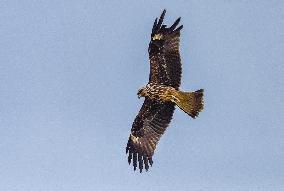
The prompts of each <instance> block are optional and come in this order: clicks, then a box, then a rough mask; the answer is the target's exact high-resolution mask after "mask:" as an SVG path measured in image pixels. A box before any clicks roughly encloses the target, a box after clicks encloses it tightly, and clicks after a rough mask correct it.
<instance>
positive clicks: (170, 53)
mask: <svg viewBox="0 0 284 191" xmlns="http://www.w3.org/2000/svg"><path fill="white" fill-rule="evenodd" d="M165 13H166V10H164V11H163V13H162V14H161V16H160V19H159V21H158V22H157V18H156V20H155V22H154V25H153V28H152V34H151V41H150V44H149V48H148V52H149V59H150V76H149V82H150V83H157V84H163V85H167V86H172V87H174V88H176V89H178V88H179V86H180V80H181V73H182V69H181V59H180V54H179V41H180V38H179V37H180V30H181V29H182V27H183V25H181V26H179V27H177V26H178V24H179V22H180V18H178V19H177V20H176V21H175V22H174V24H173V25H172V26H171V27H167V26H166V25H162V23H163V20H164V16H165Z"/></svg>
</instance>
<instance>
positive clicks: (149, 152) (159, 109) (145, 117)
mask: <svg viewBox="0 0 284 191" xmlns="http://www.w3.org/2000/svg"><path fill="white" fill-rule="evenodd" d="M174 109H175V107H174V103H172V102H164V103H163V102H158V101H155V100H150V99H149V98H146V99H145V101H144V103H143V106H142V108H141V109H140V111H139V113H138V115H137V116H136V118H135V120H134V122H133V125H132V129H131V134H130V137H129V140H128V143H127V146H126V153H129V155H128V163H129V164H130V163H131V161H132V162H133V167H134V170H136V168H137V163H138V167H139V169H140V172H142V169H143V168H145V169H146V171H147V170H148V169H149V164H150V165H151V166H152V164H153V160H152V156H153V154H154V151H155V149H156V146H157V144H158V141H159V140H160V138H161V136H162V135H163V133H164V132H165V130H166V128H167V127H168V125H169V123H170V121H171V119H172V116H173V113H174Z"/></svg>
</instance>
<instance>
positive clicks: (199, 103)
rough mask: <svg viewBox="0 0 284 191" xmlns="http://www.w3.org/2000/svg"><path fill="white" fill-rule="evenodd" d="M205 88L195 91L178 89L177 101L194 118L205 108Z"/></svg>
mask: <svg viewBox="0 0 284 191" xmlns="http://www.w3.org/2000/svg"><path fill="white" fill-rule="evenodd" d="M203 92H204V90H203V89H200V90H197V91H195V92H182V91H177V94H176V99H175V103H176V104H177V106H178V107H179V108H181V109H182V110H183V111H184V112H186V113H187V114H188V115H189V116H191V117H192V118H195V117H197V116H198V114H199V112H201V111H202V110H203Z"/></svg>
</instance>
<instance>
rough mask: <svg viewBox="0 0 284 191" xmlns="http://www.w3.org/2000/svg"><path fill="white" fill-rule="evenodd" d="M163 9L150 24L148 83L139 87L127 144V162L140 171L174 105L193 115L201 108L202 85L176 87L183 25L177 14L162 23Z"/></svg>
mask: <svg viewBox="0 0 284 191" xmlns="http://www.w3.org/2000/svg"><path fill="white" fill-rule="evenodd" d="M165 12H166V11H165V10H164V11H163V13H162V14H161V16H160V19H159V21H158V20H157V19H156V20H155V22H154V25H153V29H152V34H151V41H150V43H149V48H148V52H149V59H150V76H149V83H148V84H147V85H146V86H145V87H143V88H141V89H140V90H139V91H138V96H139V97H145V101H144V103H143V105H142V107H141V109H140V111H139V113H138V115H137V116H136V118H135V120H134V122H133V124H132V129H131V134H130V136H129V139H128V143H127V146H126V153H128V163H129V164H130V163H131V162H132V163H133V167H134V170H136V169H137V167H138V168H139V169H140V172H142V170H143V168H145V170H146V171H147V170H148V169H149V165H151V166H152V164H153V160H152V157H153V155H154V151H155V149H156V146H157V144H158V142H159V140H160V138H161V136H162V135H163V134H164V132H165V130H166V128H167V127H168V125H169V123H170V121H171V119H172V116H173V112H174V110H175V105H177V106H178V107H179V108H180V109H182V110H183V111H184V112H185V113H187V114H188V115H189V116H191V117H192V118H195V117H196V116H198V114H199V112H200V111H201V110H202V109H203V89H200V90H197V91H195V92H183V91H180V90H179V86H180V81H181V73H182V69H181V59H180V53H179V37H180V30H181V29H182V27H183V26H182V25H181V26H178V24H179V22H180V18H178V19H177V20H176V21H175V22H174V24H173V25H172V26H171V27H167V26H166V25H162V23H163V19H164V16H165Z"/></svg>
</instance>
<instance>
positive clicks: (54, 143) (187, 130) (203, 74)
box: [0, 0, 284, 191]
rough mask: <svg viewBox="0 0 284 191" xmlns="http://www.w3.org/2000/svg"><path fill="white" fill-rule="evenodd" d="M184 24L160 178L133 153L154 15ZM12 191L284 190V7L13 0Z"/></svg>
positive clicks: (2, 110) (5, 116)
mask: <svg viewBox="0 0 284 191" xmlns="http://www.w3.org/2000/svg"><path fill="white" fill-rule="evenodd" d="M164 8H166V9H167V14H166V19H165V23H167V24H172V23H173V21H174V20H175V19H176V18H178V17H179V16H181V17H182V24H183V25H184V29H183V30H182V33H181V35H182V36H181V53H182V62H183V78H182V89H184V90H191V91H192V90H196V89H199V88H204V89H205V110H204V111H203V112H202V113H201V114H200V117H199V118H197V119H196V120H193V119H190V118H189V117H188V116H187V115H186V114H184V113H183V112H181V111H179V110H176V113H175V114H174V119H173V121H172V123H171V125H170V128H169V129H168V130H167V132H166V134H165V135H164V136H163V137H162V139H161V141H160V144H159V145H158V148H157V150H156V153H155V156H154V165H153V167H152V168H151V169H150V171H149V172H148V173H142V174H140V173H139V172H133V168H132V166H128V163H127V156H126V154H125V146H126V142H127V139H128V136H129V132H130V128H131V125H132V122H133V119H134V117H135V116H136V114H137V113H138V110H139V108H140V107H141V105H142V103H143V100H141V99H140V100H138V99H137V96H136V92H137V90H138V88H140V87H141V86H143V85H145V84H146V83H147V80H148V74H149V64H148V53H147V47H148V43H149V39H150V31H151V27H152V24H153V21H154V18H155V17H158V16H159V15H160V13H161V11H162V10H163V9H164ZM0 10H1V11H0V81H1V83H0V190H1V191H39V190H40V191H57V190H58V191H77V190H84V191H91V190H99V191H109V190H124V191H125V190H136V191H140V190H141V191H142V190H143V191H144V190H150V191H152V190H164V191H171V190H176V191H180V190H193V191H208V190H210V191H223V190H224V191H239V190H242V191H280V190H284V127H283V124H284V117H283V116H284V101H283V97H284V54H283V53H284V52H283V51H284V1H280V0H279V1H274V0H271V1H264V0H263V1H261V0H252V1H246V0H234V1H233V0H216V1H211V0H207V1H197V0H191V1H181V0H177V1H155V2H154V1H137V2H134V1H130V0H129V1H112V2H111V3H110V1H109V2H107V1H91V0H83V1H73V0H70V1H53V0H51V1H36V0H34V1H32V0H26V1H20V0H18V1H15V0H11V1H8V0H2V1H0Z"/></svg>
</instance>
